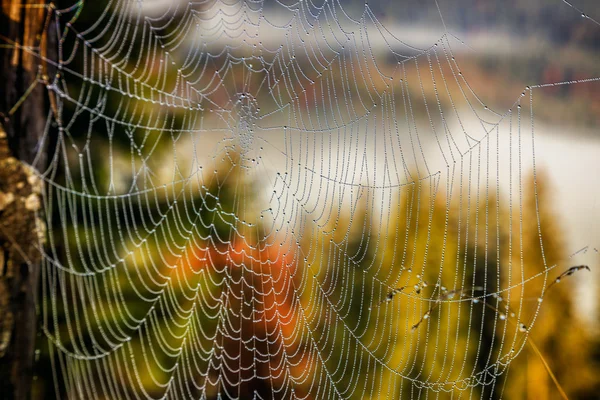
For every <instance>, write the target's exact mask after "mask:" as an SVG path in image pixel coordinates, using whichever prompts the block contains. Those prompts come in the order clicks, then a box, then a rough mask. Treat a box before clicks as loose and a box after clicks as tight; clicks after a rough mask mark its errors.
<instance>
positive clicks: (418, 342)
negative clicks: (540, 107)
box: [31, 0, 597, 399]
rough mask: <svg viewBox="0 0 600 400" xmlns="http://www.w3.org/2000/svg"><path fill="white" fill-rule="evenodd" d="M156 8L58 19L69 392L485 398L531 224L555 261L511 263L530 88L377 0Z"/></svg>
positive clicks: (47, 206) (60, 380)
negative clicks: (487, 84) (392, 18)
mask: <svg viewBox="0 0 600 400" xmlns="http://www.w3.org/2000/svg"><path fill="white" fill-rule="evenodd" d="M148 4H150V5H151V3H147V4H146V3H143V2H137V1H127V0H112V1H109V2H108V4H106V5H105V6H102V7H100V8H98V6H97V5H96V6H95V7H96V8H97V9H95V11H94V13H95V14H94V18H93V21H94V22H93V23H92V24H88V25H85V26H84V25H82V24H81V23H80V18H81V16H82V15H84V14H85V13H86V10H87V8H88V7H90V8H91V7H92V6H91V5H89V4H87V3H84V2H77V3H76V4H74V5H73V6H72V7H70V8H67V9H62V10H59V9H57V8H55V7H48V13H49V14H50V15H51V21H52V23H51V24H50V25H49V29H50V30H54V31H55V32H56V34H57V36H58V39H59V40H58V46H59V47H58V48H59V56H58V60H47V61H48V62H49V63H50V64H52V65H53V66H54V67H55V68H56V72H57V73H56V75H55V76H54V77H51V80H50V81H49V83H48V85H47V89H48V93H49V96H50V98H51V105H52V107H51V110H50V114H49V119H48V129H47V133H46V136H45V137H44V140H45V142H46V143H45V144H46V145H49V144H50V143H51V142H52V141H53V140H54V141H55V142H56V144H55V146H53V147H51V148H53V149H54V150H55V151H54V152H53V153H52V154H50V157H49V158H50V163H49V167H48V168H47V169H46V170H45V171H44V172H42V173H41V174H40V176H41V177H42V178H43V180H44V182H45V186H46V191H45V194H44V201H43V204H44V213H43V215H45V219H46V223H47V226H48V243H47V244H46V246H45V250H44V260H43V270H42V275H43V276H42V281H43V283H42V286H43V297H42V304H41V314H42V318H43V328H42V329H43V332H44V334H45V335H46V337H47V338H48V342H49V344H50V348H51V355H52V360H53V374H54V380H55V382H54V383H55V385H56V387H57V390H58V391H59V392H60V393H64V394H65V395H66V396H68V397H69V398H127V399H150V398H152V399H154V398H214V397H216V396H221V397H222V398H253V397H254V398H400V397H401V398H419V397H422V396H426V395H427V394H429V393H433V394H435V393H438V394H437V395H436V396H440V393H442V396H446V395H448V396H449V395H450V394H455V395H456V394H459V393H460V394H461V395H463V396H465V397H475V398H476V397H484V395H485V393H489V392H486V388H490V387H494V386H495V385H496V384H497V381H498V377H499V376H501V375H502V374H504V373H506V371H507V369H508V368H509V365H510V362H511V360H513V359H514V358H515V357H516V356H517V355H518V353H519V352H520V351H521V349H522V348H523V346H524V345H525V343H526V337H527V335H528V332H529V330H530V329H531V328H532V327H533V323H534V321H535V318H536V315H537V313H538V310H539V307H540V306H541V299H542V297H543V296H544V292H543V287H545V286H544V285H545V283H546V279H547V276H548V273H549V271H550V270H551V269H552V268H553V267H554V265H548V264H547V263H546V260H545V258H544V252H543V235H541V230H540V227H539V224H538V226H537V227H534V229H536V230H538V232H540V235H539V236H540V239H539V244H538V247H539V248H538V249H537V251H538V252H539V253H540V254H541V260H542V262H541V263H540V265H538V266H537V267H536V268H537V269H536V271H533V272H531V271H525V269H524V266H523V264H524V261H523V260H524V252H525V250H524V245H523V235H524V233H523V232H524V230H527V229H533V228H532V227H527V226H524V223H523V214H524V213H535V212H536V210H535V209H534V210H531V209H529V210H527V209H525V206H524V191H525V189H524V187H525V186H526V184H525V181H526V177H525V175H526V173H527V172H528V171H531V170H533V171H534V174H535V146H534V142H535V135H534V133H535V130H534V124H533V118H534V117H533V113H534V110H533V98H534V93H535V90H536V88H538V86H532V87H527V88H525V89H524V91H523V93H522V95H521V96H519V97H518V99H516V101H515V103H514V105H513V106H512V107H511V108H510V110H507V111H502V112H496V111H494V110H491V109H489V108H488V107H487V106H486V105H485V104H483V103H482V102H481V101H480V100H479V98H478V97H477V95H476V94H475V92H474V91H473V90H472V88H471V87H470V86H469V84H468V82H467V80H466V79H465V77H464V76H463V74H462V73H461V70H460V66H459V64H458V62H457V60H456V59H455V57H454V56H453V52H452V46H453V45H461V44H460V43H459V42H458V41H457V40H456V38H454V37H453V36H452V35H450V34H444V35H443V36H441V37H440V39H439V40H438V41H437V42H435V43H432V45H431V47H428V48H424V49H420V48H415V47H413V46H411V45H409V44H407V43H405V42H403V41H402V40H401V39H400V38H397V37H395V36H394V35H393V34H392V33H391V32H390V31H388V30H386V28H385V27H384V26H383V25H382V24H381V23H380V22H379V21H378V20H377V18H376V17H375V15H374V14H373V12H372V11H371V9H370V8H369V6H368V5H365V6H364V9H363V11H362V14H361V15H360V18H359V19H355V18H353V17H351V16H350V15H348V14H347V13H346V12H345V10H344V8H343V7H342V5H341V4H340V3H339V1H336V0H327V1H322V2H312V1H307V0H300V1H298V2H286V1H274V2H272V3H269V4H268V5H265V4H264V3H263V2H261V1H251V0H246V1H220V0H216V1H212V0H211V1H198V2H184V1H179V2H170V6H169V7H167V8H168V10H167V11H166V12H164V14H163V13H162V12H160V13H159V15H155V14H153V13H150V12H149V11H148ZM88 12H91V11H88ZM586 18H587V19H589V20H590V21H592V22H595V21H594V20H592V19H591V18H589V17H586ZM88 21H89V19H88ZM31 51H33V52H35V49H33V50H31ZM589 81H590V82H591V81H597V79H590V80H589ZM576 83H580V82H563V83H561V84H576ZM53 138H56V139H53ZM501 180H505V181H507V182H509V184H508V188H507V189H508V190H506V189H503V190H502V191H501V189H500V182H501ZM500 226H508V230H507V232H508V234H507V236H506V237H504V239H505V240H502V241H501V234H500ZM532 282H542V283H540V284H538V285H537V286H534V285H532V286H529V284H530V283H532ZM540 285H541V286H540ZM531 298H533V299H538V298H539V300H540V301H538V302H527V299H531ZM509 304H510V308H509ZM510 321H514V322H513V323H509V322H510ZM490 327H491V328H490ZM486 332H487V333H486ZM486 335H487V336H486Z"/></svg>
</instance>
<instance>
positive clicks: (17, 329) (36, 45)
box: [0, 0, 53, 399]
mask: <svg viewBox="0 0 600 400" xmlns="http://www.w3.org/2000/svg"><path fill="white" fill-rule="evenodd" d="M44 3H45V0H2V9H1V14H0V18H1V20H0V63H1V64H0V65H1V66H0V397H2V398H3V399H26V398H29V396H30V389H31V384H32V378H33V362H34V352H35V343H36V325H37V324H36V322H37V314H36V296H37V293H38V290H39V288H38V286H39V283H38V282H39V276H40V251H39V245H40V242H41V241H43V238H42V237H41V232H43V229H42V224H43V223H42V222H41V219H40V218H39V213H40V212H41V210H40V197H41V190H42V187H41V184H40V180H39V179H38V177H37V175H36V173H35V170H34V169H33V168H32V167H31V166H30V165H31V164H32V163H33V160H34V158H35V156H36V154H37V153H38V152H41V153H43V149H40V144H39V143H40V138H41V136H42V134H43V132H44V127H45V124H46V120H47V114H46V110H47V109H48V107H47V106H46V95H45V92H46V89H45V85H44V84H42V82H47V80H48V78H47V76H48V71H47V64H46V62H45V61H44V60H46V59H48V57H49V56H48V53H47V49H48V48H53V46H49V45H51V44H52V43H49V37H48V34H47V32H48V31H49V30H48V29H46V27H47V24H48V23H49V22H50V19H49V18H50V16H51V12H52V9H51V8H50V7H45V6H44ZM36 82H37V83H36ZM44 164H45V160H44V159H40V158H38V160H36V165H37V167H38V168H41V167H42V166H43V165H44Z"/></svg>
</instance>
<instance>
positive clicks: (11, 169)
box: [0, 126, 45, 358]
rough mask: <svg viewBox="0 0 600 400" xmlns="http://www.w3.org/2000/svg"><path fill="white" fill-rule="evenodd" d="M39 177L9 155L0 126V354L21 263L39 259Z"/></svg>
mask: <svg viewBox="0 0 600 400" xmlns="http://www.w3.org/2000/svg"><path fill="white" fill-rule="evenodd" d="M42 190H43V185H42V181H41V180H40V179H39V177H38V176H37V174H36V171H35V170H34V169H33V168H32V167H30V166H29V165H27V164H25V163H23V162H21V161H19V160H17V159H16V158H14V157H12V155H11V153H10V150H9V148H8V144H7V138H6V134H5V132H4V130H3V129H2V127H1V126H0V358H1V357H3V356H4V355H5V353H6V350H7V348H8V346H9V345H10V343H11V339H12V338H13V330H14V322H15V315H14V310H13V307H12V306H11V305H12V304H13V300H14V298H15V297H18V295H19V292H20V291H23V290H26V288H24V287H19V285H15V283H16V282H18V281H20V277H19V276H18V275H19V274H20V273H21V272H20V270H19V268H20V266H22V265H27V266H31V265H35V264H37V263H38V262H39V261H40V257H41V252H40V246H41V245H43V242H44V237H45V225H44V222H43V221H42V220H41V219H40V218H39V216H38V214H39V210H40V208H41V202H42V197H41V196H42Z"/></svg>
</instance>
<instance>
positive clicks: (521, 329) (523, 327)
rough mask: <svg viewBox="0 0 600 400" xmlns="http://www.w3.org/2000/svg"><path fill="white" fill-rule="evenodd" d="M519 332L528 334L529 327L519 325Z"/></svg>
mask: <svg viewBox="0 0 600 400" xmlns="http://www.w3.org/2000/svg"><path fill="white" fill-rule="evenodd" d="M519 332H527V325H525V324H519Z"/></svg>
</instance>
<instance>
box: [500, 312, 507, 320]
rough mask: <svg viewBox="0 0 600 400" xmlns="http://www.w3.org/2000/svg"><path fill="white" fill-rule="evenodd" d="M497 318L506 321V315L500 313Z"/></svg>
mask: <svg viewBox="0 0 600 400" xmlns="http://www.w3.org/2000/svg"><path fill="white" fill-rule="evenodd" d="M499 318H500V319H501V320H502V321H504V320H505V319H506V314H503V313H500V316H499Z"/></svg>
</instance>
